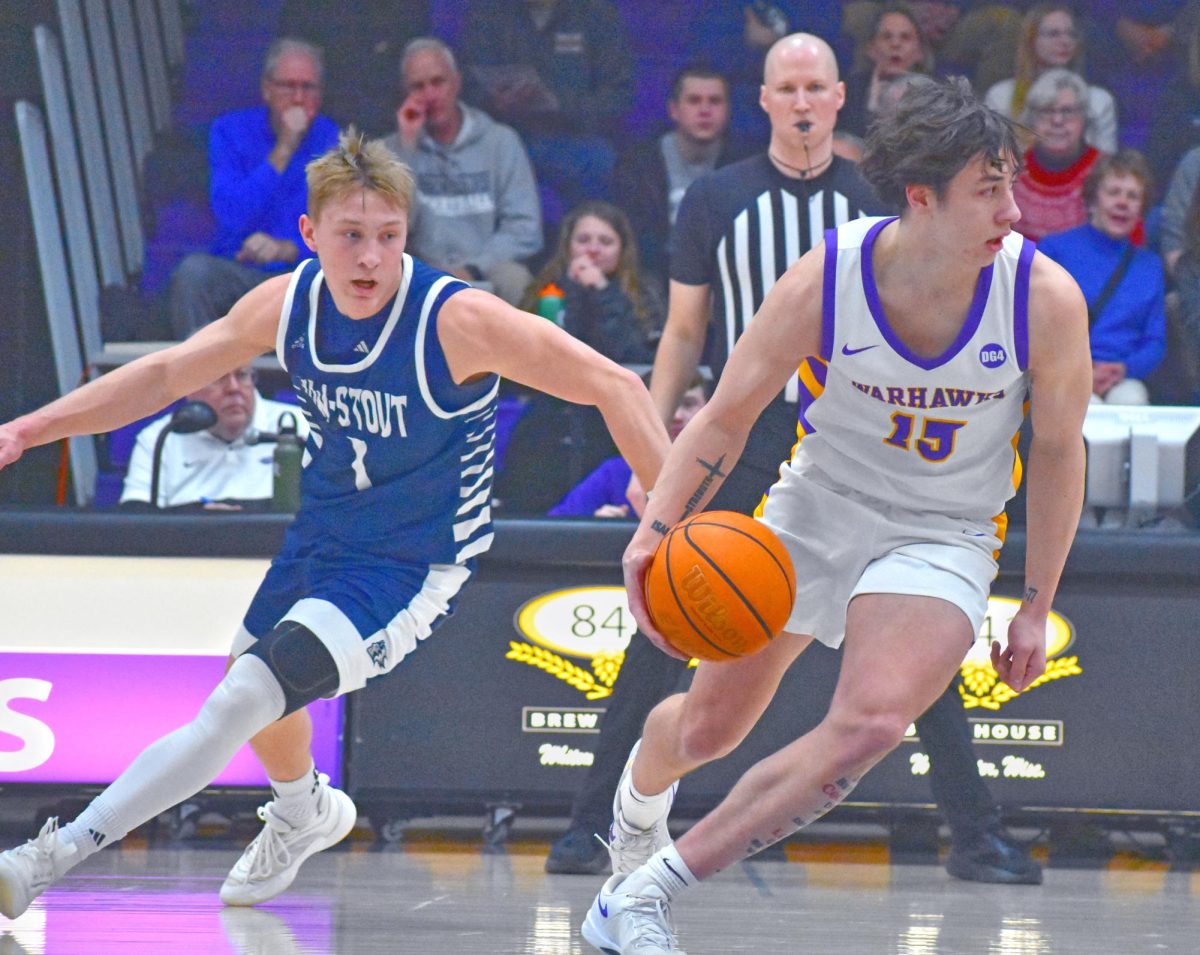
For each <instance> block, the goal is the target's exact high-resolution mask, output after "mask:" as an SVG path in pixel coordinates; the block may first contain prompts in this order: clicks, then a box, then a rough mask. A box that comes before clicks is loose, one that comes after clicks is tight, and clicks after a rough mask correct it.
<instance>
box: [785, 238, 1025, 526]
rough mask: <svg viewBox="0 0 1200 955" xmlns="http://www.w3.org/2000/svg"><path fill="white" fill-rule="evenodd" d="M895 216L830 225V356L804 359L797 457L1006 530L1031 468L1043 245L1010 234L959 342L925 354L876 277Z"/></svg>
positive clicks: (825, 347) (886, 496) (843, 480)
mask: <svg viewBox="0 0 1200 955" xmlns="http://www.w3.org/2000/svg"><path fill="white" fill-rule="evenodd" d="M891 221H893V220H892V219H888V218H872V219H858V220H856V221H854V222H850V223H847V224H846V225H843V226H840V227H838V228H837V229H831V230H829V231H828V232H827V233H826V234H825V276H824V288H823V329H822V336H821V357H820V358H819V359H816V358H809V359H806V360H805V362H804V363H803V364H802V365H801V367H800V415H799V423H798V427H797V434H798V437H799V439H800V440H799V441H798V443H797V446H796V449H795V450H794V452H793V455H792V459H791V462H790V463H789V464H788V465H787V466H789V467H791V468H793V469H795V470H796V471H798V472H800V473H804V472H805V471H807V470H809V469H812V468H815V469H816V470H817V471H818V472H821V473H823V474H825V475H827V476H828V477H829V478H830V479H832V480H833V481H835V482H837V483H839V484H842V485H844V486H846V487H849V488H852V489H854V490H856V491H859V492H861V493H863V494H867V495H869V496H871V497H873V498H875V499H877V500H879V501H881V502H885V503H891V504H894V505H896V506H899V507H904V508H908V509H913V510H930V511H937V512H939V513H942V514H946V515H948V516H956V517H964V518H971V519H976V520H992V519H996V520H997V521H998V523H999V528H998V529H999V531H1000V535H1001V537H1003V530H1004V527H1003V510H1004V504H1005V502H1006V501H1007V500H1008V499H1009V498H1010V497H1012V496H1013V494H1014V493H1015V491H1016V487H1017V484H1018V483H1019V481H1020V475H1021V470H1020V468H1021V466H1020V461H1019V459H1018V457H1017V450H1016V438H1017V432H1018V430H1019V429H1020V426H1021V420H1022V418H1023V417H1024V413H1025V402H1026V398H1027V392H1028V387H1029V375H1028V371H1027V366H1028V363H1029V308H1028V306H1029V270H1030V266H1031V264H1032V262H1033V255H1034V245H1033V243H1032V242H1030V241H1028V240H1027V239H1024V238H1023V237H1022V236H1020V235H1018V234H1016V233H1013V234H1011V235H1009V236H1008V237H1007V238H1006V239H1005V240H1004V244H1003V248H1002V249H1001V251H1000V252H999V254H998V255H997V256H996V259H995V262H994V263H993V264H992V265H990V266H988V267H987V268H985V269H983V270H981V271H980V273H979V280H978V283H977V284H976V286H975V296H974V298H973V300H972V302H971V305H970V309H969V311H968V314H967V318H966V321H965V322H964V324H963V328H962V332H961V333H960V334H959V336H958V338H957V339H956V340H955V341H954V343H953V344H952V345H950V347H949V348H947V349H946V351H945V352H944V353H943V354H941V355H938V356H937V357H934V358H924V357H922V356H920V355H916V354H913V353H912V352H911V351H910V350H909V349H908V348H906V347H905V345H904V343H903V342H902V341H901V340H900V338H899V337H898V336H897V335H896V333H895V332H894V331H893V330H892V328H891V326H890V325H889V324H888V320H887V316H886V315H885V314H884V311H883V306H882V304H881V302H880V300H879V293H878V291H877V290H876V287H875V277H874V274H873V269H872V264H871V249H872V246H873V245H874V242H875V239H876V237H877V236H878V235H879V233H880V231H881V230H882V229H883V227H884V226H886V225H887V224H888V223H889V222H891Z"/></svg>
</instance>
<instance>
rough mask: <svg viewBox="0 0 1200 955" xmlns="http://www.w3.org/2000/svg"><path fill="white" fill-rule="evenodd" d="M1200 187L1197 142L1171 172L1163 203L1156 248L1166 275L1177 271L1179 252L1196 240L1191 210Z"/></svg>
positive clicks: (1199, 161) (1199, 154) (1199, 160)
mask: <svg viewBox="0 0 1200 955" xmlns="http://www.w3.org/2000/svg"><path fill="white" fill-rule="evenodd" d="M1198 187H1200V146H1197V147H1195V148H1193V149H1190V150H1188V152H1187V153H1186V154H1185V155H1184V157H1183V158H1182V159H1181V160H1179V165H1178V166H1176V167H1175V171H1174V173H1173V174H1172V175H1171V182H1170V185H1169V186H1168V187H1167V194H1166V197H1165V198H1164V199H1163V205H1162V229H1161V233H1160V235H1159V246H1158V247H1159V252H1160V253H1161V254H1162V257H1163V263H1164V264H1165V265H1166V267H1167V274H1168V275H1172V276H1174V275H1176V274H1177V269H1178V263H1179V260H1180V256H1181V255H1182V254H1183V253H1184V252H1185V251H1186V250H1189V249H1190V248H1191V247H1192V246H1193V245H1194V244H1195V242H1196V238H1197V234H1196V233H1195V232H1194V231H1193V230H1194V223H1193V222H1192V210H1193V208H1194V206H1195V202H1196V193H1197V188H1198Z"/></svg>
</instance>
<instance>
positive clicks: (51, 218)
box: [16, 100, 97, 506]
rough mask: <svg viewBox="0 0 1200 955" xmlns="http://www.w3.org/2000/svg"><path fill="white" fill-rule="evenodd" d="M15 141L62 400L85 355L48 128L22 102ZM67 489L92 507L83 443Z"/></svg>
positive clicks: (88, 452) (76, 442)
mask: <svg viewBox="0 0 1200 955" xmlns="http://www.w3.org/2000/svg"><path fill="white" fill-rule="evenodd" d="M16 117H17V135H18V136H19V137H20V140H21V161H22V163H23V165H24V166H25V185H26V188H27V190H28V192H29V205H30V210H31V212H32V216H33V232H34V241H35V243H36V245H37V253H38V265H39V267H40V270H41V275H42V292H43V295H44V296H45V300H46V313H47V316H48V318H49V321H50V342H51V345H52V346H53V348H54V365H55V371H56V374H57V377H58V388H59V393H60V394H66V393H67V392H68V391H70V390H71V389H72V388H74V387H76V386H77V385H78V384H79V383H80V382H81V381H82V380H83V375H84V365H83V355H82V352H81V351H80V348H79V338H78V335H77V333H76V321H75V303H74V300H73V298H72V295H71V286H70V282H69V280H68V275H69V272H68V268H67V258H66V255H65V253H64V250H63V240H62V236H63V230H62V226H61V224H60V221H59V217H58V204H57V200H56V198H55V189H54V183H53V181H52V179H51V176H50V155H49V152H48V150H47V148H46V122H45V120H44V118H43V117H42V113H41V111H40V110H39V109H38V108H37V107H36V106H34V105H33V104H32V103H29V102H28V101H26V100H21V101H19V102H18V103H17V104H16ZM70 448H71V453H70V464H71V483H72V485H73V488H74V498H75V503H76V504H78V505H80V506H83V505H86V504H88V503H89V502H90V500H91V497H92V492H93V489H94V488H95V486H96V471H97V466H96V443H95V439H94V438H92V437H90V436H87V437H78V438H72V439H71V440H70Z"/></svg>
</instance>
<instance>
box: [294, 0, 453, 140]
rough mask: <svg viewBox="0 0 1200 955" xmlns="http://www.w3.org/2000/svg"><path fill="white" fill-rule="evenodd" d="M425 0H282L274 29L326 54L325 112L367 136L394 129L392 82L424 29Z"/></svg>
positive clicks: (335, 120) (342, 124) (425, 25)
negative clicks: (403, 54)
mask: <svg viewBox="0 0 1200 955" xmlns="http://www.w3.org/2000/svg"><path fill="white" fill-rule="evenodd" d="M429 2H430V0H283V5H282V7H281V8H280V11H279V23H278V30H279V33H280V34H281V35H283V36H294V37H297V38H299V39H301V40H308V41H309V42H310V43H315V44H316V45H317V46H319V47H321V49H322V50H324V52H325V91H324V99H325V106H324V109H325V112H326V113H327V114H328V115H329V117H330V118H331V119H333V121H334V122H335V123H337V124H338V126H341V127H345V126H349V125H351V124H353V125H354V126H356V127H357V128H358V129H361V130H363V131H364V132H365V133H367V134H368V135H370V136H386V135H387V134H388V133H390V132H392V130H393V129H394V128H395V120H394V116H393V110H392V105H393V96H394V95H395V92H396V88H395V83H394V82H393V76H394V72H393V71H394V70H395V68H396V60H397V59H398V58H399V56H400V52H401V51H402V50H403V49H404V47H405V45H406V44H407V43H408V42H409V41H410V40H413V39H415V38H416V37H419V36H421V35H422V34H425V33H428V32H429V12H430V11H429Z"/></svg>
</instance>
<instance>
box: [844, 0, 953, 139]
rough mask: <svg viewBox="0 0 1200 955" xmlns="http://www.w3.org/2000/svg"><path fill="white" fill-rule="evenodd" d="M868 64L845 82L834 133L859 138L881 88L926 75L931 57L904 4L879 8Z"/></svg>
mask: <svg viewBox="0 0 1200 955" xmlns="http://www.w3.org/2000/svg"><path fill="white" fill-rule="evenodd" d="M865 50H866V55H867V59H868V60H869V61H870V65H869V66H868V67H866V68H865V69H863V70H860V71H858V72H856V73H852V74H851V75H850V77H849V78H848V79H847V80H846V105H845V106H843V107H842V110H841V112H840V113H838V131H839V132H843V133H849V134H851V135H853V136H857V137H859V138H860V139H861V138H862V137H864V136H866V134H867V127H868V126H870V125H871V121H872V120H873V119H874V117H875V114H876V113H877V112H878V111H879V108H880V96H881V94H882V92H883V90H884V88H885V87H886V86H887V85H888V84H889V83H890V82H891V81H892V80H893V79H896V78H897V77H900V76H904V75H906V74H908V73H928V72H930V70H931V69H932V64H933V57H932V54H931V52H930V49H929V45H928V44H927V43H926V41H925V37H924V35H923V34H922V32H921V27H920V25H919V24H918V23H917V19H916V17H915V16H914V15H913V12H912V10H910V9H909V7H908V5H907V4H904V3H888V4H884V5H883V6H881V7H880V8H879V11H878V12H877V13H876V14H875V20H874V24H873V26H872V28H871V33H870V40H869V41H868V42H867V44H866V47H865Z"/></svg>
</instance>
